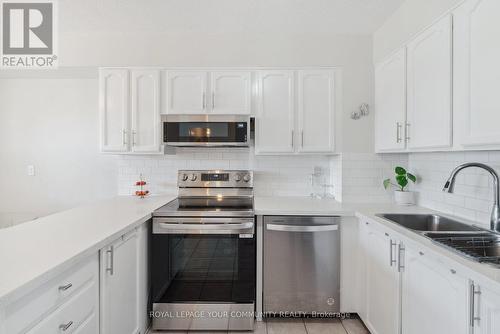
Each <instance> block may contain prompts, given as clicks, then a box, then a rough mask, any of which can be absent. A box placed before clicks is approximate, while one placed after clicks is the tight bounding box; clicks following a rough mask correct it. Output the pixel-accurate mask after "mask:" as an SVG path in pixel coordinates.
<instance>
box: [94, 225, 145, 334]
mask: <svg viewBox="0 0 500 334" xmlns="http://www.w3.org/2000/svg"><path fill="white" fill-rule="evenodd" d="M146 240H147V227H146V226H142V227H140V228H138V229H136V230H133V231H132V232H129V233H127V234H125V235H123V236H121V237H120V238H119V239H118V240H116V241H114V242H113V243H111V244H110V245H108V246H107V247H105V248H103V249H102V250H101V251H100V260H101V261H100V262H101V263H100V267H101V270H100V275H101V285H100V299H101V308H100V310H101V316H100V317H101V331H100V333H101V334H115V333H120V334H144V333H145V332H146V328H147V287H148V284H147V266H146V264H147V242H146ZM145 301H146V302H145Z"/></svg>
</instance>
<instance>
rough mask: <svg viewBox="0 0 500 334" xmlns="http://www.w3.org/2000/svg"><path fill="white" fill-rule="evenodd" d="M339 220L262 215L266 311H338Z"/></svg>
mask: <svg viewBox="0 0 500 334" xmlns="http://www.w3.org/2000/svg"><path fill="white" fill-rule="evenodd" d="M339 222H340V220H339V218H338V217H306V216H266V217H264V282H263V291H264V296H263V303H264V305H263V308H264V312H265V313H271V314H272V313H279V312H296V313H297V314H302V315H304V314H314V313H319V312H324V313H329V315H332V313H335V312H339V311H340V224H339Z"/></svg>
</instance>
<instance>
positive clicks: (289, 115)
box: [255, 70, 295, 154]
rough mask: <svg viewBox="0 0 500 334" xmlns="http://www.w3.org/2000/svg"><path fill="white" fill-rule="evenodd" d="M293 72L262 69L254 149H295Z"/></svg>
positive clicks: (265, 151)
mask: <svg viewBox="0 0 500 334" xmlns="http://www.w3.org/2000/svg"><path fill="white" fill-rule="evenodd" d="M293 78H294V72H293V71H279V70H275V71H261V72H259V74H258V89H259V93H258V104H257V115H256V117H255V132H256V133H255V153H257V154H266V153H268V154H272V153H292V152H293V151H294V142H293V140H294V138H293V137H294V105H295V103H294V80H293Z"/></svg>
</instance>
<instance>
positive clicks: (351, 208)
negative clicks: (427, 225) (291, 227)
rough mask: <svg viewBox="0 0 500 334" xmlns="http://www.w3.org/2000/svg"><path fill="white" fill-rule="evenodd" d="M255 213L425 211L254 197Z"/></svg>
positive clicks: (347, 214)
mask: <svg viewBox="0 0 500 334" xmlns="http://www.w3.org/2000/svg"><path fill="white" fill-rule="evenodd" d="M254 207H255V214H256V215H288V216H290V215H336V216H355V215H356V213H357V212H359V211H363V212H372V213H427V212H433V211H432V210H430V209H425V208H422V207H419V206H399V205H395V204H373V203H340V202H338V201H336V200H334V199H316V198H312V197H255V199H254Z"/></svg>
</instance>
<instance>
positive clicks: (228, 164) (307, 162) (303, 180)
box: [118, 148, 331, 196]
mask: <svg viewBox="0 0 500 334" xmlns="http://www.w3.org/2000/svg"><path fill="white" fill-rule="evenodd" d="M118 159H119V162H118V165H119V167H118V168H119V172H118V189H119V194H120V195H130V194H133V193H135V191H136V190H137V189H136V187H135V186H134V184H135V181H137V180H138V179H139V175H140V174H143V175H144V178H145V180H146V181H147V182H148V186H147V189H148V190H149V191H150V192H151V193H152V194H165V193H173V194H175V193H176V192H177V171H178V170H179V169H251V170H253V171H254V175H255V193H256V195H259V196H272V195H275V196H309V195H310V194H311V193H312V192H313V190H314V189H313V187H312V183H311V176H312V174H313V172H314V167H319V168H320V169H321V171H322V173H323V178H324V181H323V182H324V183H328V182H329V180H330V179H331V177H330V161H329V158H328V157H327V156H320V155H311V156H255V155H254V152H253V149H252V148H250V149H203V150H201V149H195V148H193V149H189V148H186V149H178V150H177V153H176V154H175V155H162V156H131V155H124V156H120V157H119V158H118Z"/></svg>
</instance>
